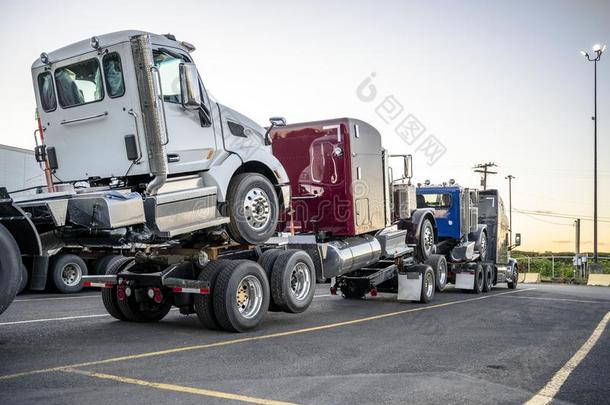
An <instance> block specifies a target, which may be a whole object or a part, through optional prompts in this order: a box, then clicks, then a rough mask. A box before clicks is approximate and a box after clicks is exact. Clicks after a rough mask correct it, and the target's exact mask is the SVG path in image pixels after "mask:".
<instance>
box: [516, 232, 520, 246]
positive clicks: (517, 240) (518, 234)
mask: <svg viewBox="0 0 610 405" xmlns="http://www.w3.org/2000/svg"><path fill="white" fill-rule="evenodd" d="M517 246H521V234H520V233H516V234H515V247H517Z"/></svg>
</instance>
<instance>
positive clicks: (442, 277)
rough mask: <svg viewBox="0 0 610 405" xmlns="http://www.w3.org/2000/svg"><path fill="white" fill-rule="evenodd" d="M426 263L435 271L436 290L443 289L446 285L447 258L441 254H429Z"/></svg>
mask: <svg viewBox="0 0 610 405" xmlns="http://www.w3.org/2000/svg"><path fill="white" fill-rule="evenodd" d="M426 264H427V265H429V266H430V267H432V269H433V270H434V273H435V277H434V279H435V282H436V285H435V288H436V291H443V290H444V289H445V287H446V286H447V268H448V266H447V259H446V258H445V256H443V255H436V254H435V255H431V256H430V258H429V259H428V260H426Z"/></svg>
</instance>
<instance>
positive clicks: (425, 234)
mask: <svg viewBox="0 0 610 405" xmlns="http://www.w3.org/2000/svg"><path fill="white" fill-rule="evenodd" d="M415 253H416V256H417V259H418V260H419V261H420V262H424V263H425V262H426V261H427V260H428V259H429V258H430V256H431V255H432V254H434V227H433V226H432V222H431V221H430V219H428V218H426V219H424V221H423V222H422V224H421V228H420V230H419V240H418V241H417V249H416V250H415Z"/></svg>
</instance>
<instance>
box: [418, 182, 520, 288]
mask: <svg viewBox="0 0 610 405" xmlns="http://www.w3.org/2000/svg"><path fill="white" fill-rule="evenodd" d="M416 195H417V197H416V198H417V208H429V209H433V210H434V215H435V219H436V226H437V239H438V242H437V244H436V252H435V255H434V256H432V257H431V258H430V260H431V261H434V262H435V264H436V265H437V266H438V263H436V262H437V261H441V262H442V261H446V263H447V264H446V266H447V280H446V281H447V282H448V283H453V284H455V286H456V287H457V288H460V289H468V290H474V291H475V292H486V291H489V290H491V288H492V287H493V286H494V285H497V284H498V283H507V284H508V286H509V287H510V288H515V287H516V286H517V278H518V264H517V262H516V260H514V259H511V258H510V257H509V250H510V248H511V245H510V242H511V241H510V240H509V227H508V219H507V216H506V214H505V212H504V203H503V202H502V199H501V197H500V195H499V193H498V191H497V190H485V191H479V190H477V189H472V188H465V187H461V186H460V185H458V184H455V183H454V182H450V184H442V185H430V184H426V185H418V187H417V189H416ZM520 239H521V238H520V235H519V234H517V245H518V244H520ZM441 267H442V264H441ZM439 278H440V279H442V277H439ZM437 288H438V289H443V288H444V285H437Z"/></svg>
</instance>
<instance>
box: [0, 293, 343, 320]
mask: <svg viewBox="0 0 610 405" xmlns="http://www.w3.org/2000/svg"><path fill="white" fill-rule="evenodd" d="M330 296H331V295H330V294H325V295H314V298H321V297H330ZM64 298H68V297H64ZM74 298H76V297H74ZM41 300H42V299H39V300H36V299H35V300H33V301H41ZM177 310H178V308H172V311H177ZM105 316H110V315H109V314H93V315H76V316H63V317H60V318H42V319H28V320H25V321H11V322H0V326H10V325H22V324H27V323H40V322H56V321H73V320H75V319H90V318H103V317H105Z"/></svg>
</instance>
